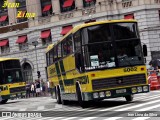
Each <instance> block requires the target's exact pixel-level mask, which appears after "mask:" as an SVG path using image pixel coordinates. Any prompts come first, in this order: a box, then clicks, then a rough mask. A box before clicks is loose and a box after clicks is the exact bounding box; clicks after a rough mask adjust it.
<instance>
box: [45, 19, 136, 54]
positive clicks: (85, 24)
mask: <svg viewBox="0 0 160 120" xmlns="http://www.w3.org/2000/svg"><path fill="white" fill-rule="evenodd" d="M119 22H137V20H134V19H122V20H105V21H96V22H90V23H84V24H81V25H77V26H75V27H74V28H73V29H72V30H70V31H69V32H68V33H67V34H66V35H65V36H63V38H62V39H60V40H58V41H57V42H56V43H55V44H58V43H59V42H61V41H62V40H63V39H64V38H66V37H67V36H68V35H70V34H71V33H75V32H77V31H78V30H80V29H81V28H84V27H89V26H93V25H99V24H105V23H119ZM53 46H54V44H50V45H49V46H48V47H47V50H46V52H48V51H49V50H51V49H52V48H53Z"/></svg>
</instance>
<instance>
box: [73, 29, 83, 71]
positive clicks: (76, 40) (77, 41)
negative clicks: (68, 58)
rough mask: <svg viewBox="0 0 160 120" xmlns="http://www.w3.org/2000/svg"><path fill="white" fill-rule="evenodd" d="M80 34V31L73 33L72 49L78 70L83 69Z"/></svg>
mask: <svg viewBox="0 0 160 120" xmlns="http://www.w3.org/2000/svg"><path fill="white" fill-rule="evenodd" d="M81 48H82V47H81V36H80V31H78V32H77V33H75V34H74V49H75V50H74V51H75V62H76V67H77V69H79V71H81V72H82V71H84V69H83V68H84V63H83V55H82V49H81Z"/></svg>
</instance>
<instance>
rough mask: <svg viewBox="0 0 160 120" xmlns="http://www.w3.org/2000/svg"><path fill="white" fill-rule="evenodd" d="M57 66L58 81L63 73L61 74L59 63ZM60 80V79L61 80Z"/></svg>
mask: <svg viewBox="0 0 160 120" xmlns="http://www.w3.org/2000/svg"><path fill="white" fill-rule="evenodd" d="M55 66H56V72H57V76H58V79H59V78H60V77H61V73H60V69H59V66H58V62H57V63H55ZM59 80H60V79H59Z"/></svg>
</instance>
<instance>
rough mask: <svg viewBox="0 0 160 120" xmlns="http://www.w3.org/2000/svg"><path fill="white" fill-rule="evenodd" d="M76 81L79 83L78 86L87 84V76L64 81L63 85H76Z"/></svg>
mask: <svg viewBox="0 0 160 120" xmlns="http://www.w3.org/2000/svg"><path fill="white" fill-rule="evenodd" d="M76 81H79V83H80V84H87V83H89V80H88V76H82V77H77V78H73V79H65V80H64V84H65V86H72V85H75V84H76Z"/></svg>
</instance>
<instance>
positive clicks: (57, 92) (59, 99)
mask: <svg viewBox="0 0 160 120" xmlns="http://www.w3.org/2000/svg"><path fill="white" fill-rule="evenodd" d="M56 99H57V103H58V104H61V103H62V100H61V92H60V87H59V86H57V89H56Z"/></svg>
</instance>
